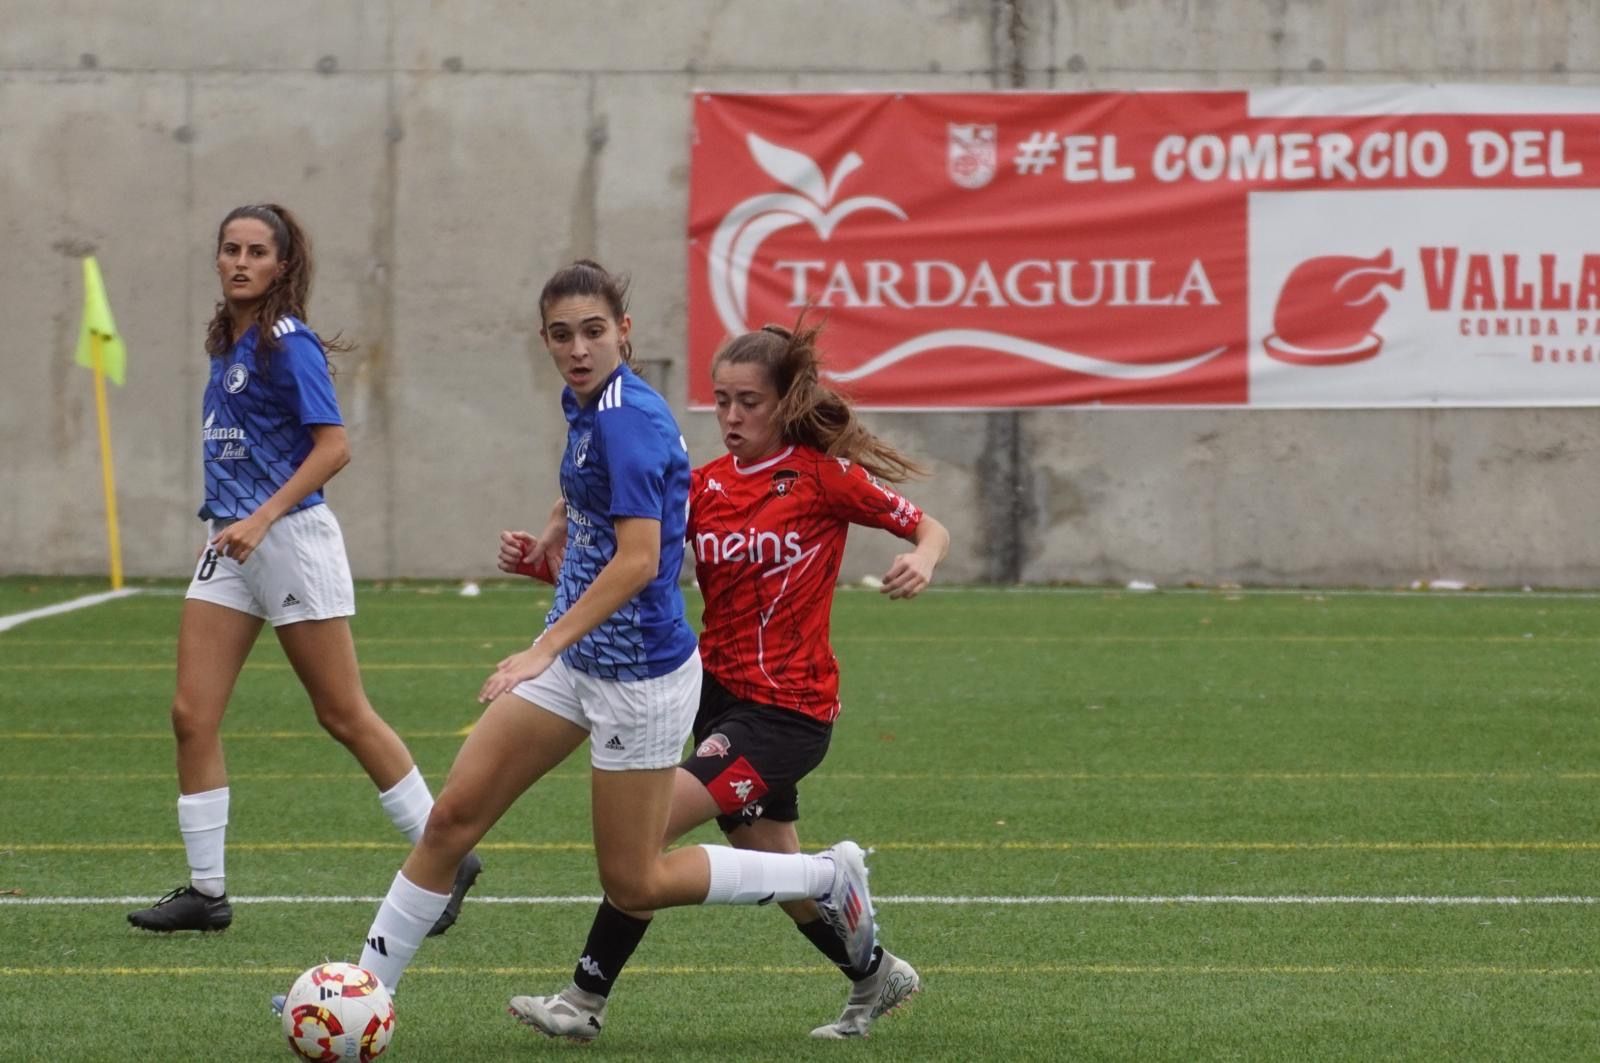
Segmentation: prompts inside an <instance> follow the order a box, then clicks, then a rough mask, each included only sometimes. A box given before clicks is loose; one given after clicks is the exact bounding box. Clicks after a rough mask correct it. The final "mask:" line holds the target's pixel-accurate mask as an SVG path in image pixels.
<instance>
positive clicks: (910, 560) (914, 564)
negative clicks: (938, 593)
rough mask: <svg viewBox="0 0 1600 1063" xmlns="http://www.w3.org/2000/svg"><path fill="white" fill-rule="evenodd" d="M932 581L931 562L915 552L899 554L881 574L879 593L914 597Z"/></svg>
mask: <svg viewBox="0 0 1600 1063" xmlns="http://www.w3.org/2000/svg"><path fill="white" fill-rule="evenodd" d="M932 582H933V562H932V561H930V560H928V559H927V558H925V557H923V556H922V555H921V554H918V553H916V552H912V553H907V554H900V555H899V556H897V557H896V558H895V559H894V564H892V565H890V566H889V571H888V572H885V573H884V574H883V586H882V587H880V588H878V593H879V594H887V595H888V596H889V597H891V598H915V597H916V596H917V595H919V594H921V593H922V592H923V590H924V589H926V587H927V586H928V584H930V583H932Z"/></svg>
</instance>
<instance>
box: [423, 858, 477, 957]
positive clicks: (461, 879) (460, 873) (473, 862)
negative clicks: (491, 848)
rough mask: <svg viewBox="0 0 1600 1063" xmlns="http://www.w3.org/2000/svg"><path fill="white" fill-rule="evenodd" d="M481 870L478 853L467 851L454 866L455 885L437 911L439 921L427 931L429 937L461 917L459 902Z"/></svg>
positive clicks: (435, 935)
mask: <svg viewBox="0 0 1600 1063" xmlns="http://www.w3.org/2000/svg"><path fill="white" fill-rule="evenodd" d="M482 871H483V861H482V860H480V859H478V854H477V853H475V852H472V853H468V854H467V855H466V858H465V859H463V860H462V861H461V865H460V866H459V867H457V868H456V881H455V885H453V886H451V887H450V899H449V900H448V901H446V902H445V906H444V911H442V912H440V913H439V921H438V922H436V923H434V924H433V929H432V930H429V931H428V936H429V937H431V938H436V937H438V936H439V935H440V934H442V933H444V932H445V931H446V930H449V929H450V928H451V927H453V926H455V925H456V920H457V919H459V918H460V917H461V902H462V901H464V900H466V899H467V891H468V890H470V889H471V888H472V884H473V883H474V882H476V881H478V875H479V873H480V872H482Z"/></svg>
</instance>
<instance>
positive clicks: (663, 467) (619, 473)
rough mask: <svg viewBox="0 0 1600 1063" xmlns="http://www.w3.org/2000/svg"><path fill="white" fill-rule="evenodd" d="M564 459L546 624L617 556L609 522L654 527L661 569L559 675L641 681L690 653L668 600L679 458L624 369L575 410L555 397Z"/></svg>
mask: <svg viewBox="0 0 1600 1063" xmlns="http://www.w3.org/2000/svg"><path fill="white" fill-rule="evenodd" d="M561 408H562V410H564V411H565V412H566V415H567V450H566V453H565V454H563V455H562V458H561V494H562V497H564V498H565V499H566V503H567V551H566V556H565V558H564V560H563V561H562V563H561V575H560V577H559V578H558V579H557V581H556V600H555V606H554V607H553V608H552V609H551V610H550V615H549V616H548V617H546V619H545V623H546V624H547V625H548V624H553V623H555V622H556V620H557V619H559V618H560V617H561V616H562V615H563V614H565V613H566V611H567V610H568V609H569V608H571V606H572V603H573V602H575V601H577V600H578V596H579V595H581V594H582V593H583V592H584V591H585V590H587V589H588V587H589V584H591V583H593V582H594V579H595V577H596V576H598V575H599V574H600V570H601V569H602V568H604V567H605V566H606V564H607V562H609V561H610V560H611V559H612V558H613V557H615V556H616V553H617V531H616V525H615V523H614V522H615V521H616V520H617V519H619V518H625V517H647V518H649V519H651V520H658V521H660V522H661V563H660V566H659V567H658V568H657V569H656V575H655V578H654V579H652V580H651V581H650V582H649V584H648V585H646V587H645V588H644V590H642V591H640V592H639V593H638V594H637V595H635V596H634V597H633V598H632V599H631V600H629V601H628V602H627V603H626V604H625V605H623V607H622V608H621V609H618V610H617V611H616V612H615V613H614V614H612V615H611V616H610V617H609V618H607V619H606V620H605V621H604V622H603V623H601V624H600V626H599V627H596V628H595V629H594V630H593V631H591V632H589V633H588V634H587V635H585V636H584V637H583V638H581V639H579V640H578V641H577V642H576V643H574V644H573V645H572V646H570V647H568V648H567V649H566V651H565V652H563V653H562V655H561V659H562V660H563V661H565V662H566V663H567V665H568V666H569V667H572V668H575V669H577V670H578V671H580V672H584V673H586V674H588V675H592V676H596V677H598V678H600V679H616V680H639V679H651V678H654V677H655V676H660V675H666V674H667V673H668V672H671V671H673V670H674V669H676V668H677V667H678V666H679V665H681V664H682V663H683V662H684V661H686V660H688V659H689V655H690V654H691V653H693V652H695V641H694V631H693V630H692V629H691V628H690V627H689V622H688V620H687V619H685V617H684V611H683V595H682V594H680V593H679V592H678V569H679V568H680V566H681V565H682V564H683V532H684V525H685V524H686V522H687V520H688V514H689V448H688V447H687V446H686V445H685V444H684V441H683V435H682V433H681V432H679V431H678V422H677V421H675V420H673V419H672V411H671V410H669V409H668V408H667V404H666V401H665V400H664V399H662V398H661V396H660V395H657V394H656V393H655V392H654V391H652V390H651V389H650V385H648V384H646V383H645V382H644V381H643V380H641V379H640V378H639V377H638V376H637V375H635V374H634V372H633V370H631V369H629V368H628V367H627V366H626V365H622V366H620V367H618V369H617V371H616V372H615V373H613V374H611V376H610V377H609V378H607V380H606V383H605V386H604V387H603V388H602V389H601V390H600V392H599V394H598V396H597V397H596V398H595V399H594V400H593V401H592V402H591V403H590V404H589V405H587V406H580V405H579V403H578V399H577V397H576V396H575V395H573V393H572V389H571V388H566V389H563V391H562V393H561Z"/></svg>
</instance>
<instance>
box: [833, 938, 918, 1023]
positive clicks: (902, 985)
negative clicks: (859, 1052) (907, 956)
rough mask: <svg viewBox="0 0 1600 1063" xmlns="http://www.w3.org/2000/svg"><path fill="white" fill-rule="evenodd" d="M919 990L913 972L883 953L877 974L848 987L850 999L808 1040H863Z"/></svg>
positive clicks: (902, 961) (914, 972) (900, 961)
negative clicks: (873, 1025) (831, 1020)
mask: <svg viewBox="0 0 1600 1063" xmlns="http://www.w3.org/2000/svg"><path fill="white" fill-rule="evenodd" d="M921 988H922V978H921V977H920V976H919V975H918V974H917V969H916V968H915V967H913V966H911V965H910V964H909V963H907V962H906V961H905V960H902V959H901V958H900V957H898V956H896V955H894V954H893V953H891V952H889V951H888V950H887V949H885V950H884V953H883V958H882V959H881V960H879V961H878V970H877V972H876V973H874V974H873V975H872V977H871V978H864V979H862V980H861V981H859V982H857V983H855V985H853V986H851V987H850V999H849V1000H847V1001H845V1003H844V1011H842V1012H840V1013H839V1017H838V1018H837V1019H836V1020H834V1021H833V1022H830V1023H828V1024H827V1025H826V1026H818V1027H817V1028H816V1029H815V1030H812V1031H811V1036H812V1037H818V1038H821V1039H823V1040H825V1041H846V1040H849V1039H850V1038H852V1037H865V1036H867V1033H868V1031H870V1030H871V1029H872V1024H873V1023H874V1022H877V1021H878V1020H879V1019H880V1018H882V1017H883V1016H885V1015H887V1014H889V1013H890V1012H891V1011H894V1010H895V1009H897V1008H898V1007H900V1005H902V1004H904V1003H905V1002H906V1001H907V1000H910V999H911V995H912V994H913V993H916V992H917V991H919V990H920V989H921Z"/></svg>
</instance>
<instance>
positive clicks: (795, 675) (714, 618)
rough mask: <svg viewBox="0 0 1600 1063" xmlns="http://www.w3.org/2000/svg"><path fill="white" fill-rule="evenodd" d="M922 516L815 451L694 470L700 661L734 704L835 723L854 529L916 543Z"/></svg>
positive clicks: (726, 460) (723, 461)
mask: <svg viewBox="0 0 1600 1063" xmlns="http://www.w3.org/2000/svg"><path fill="white" fill-rule="evenodd" d="M921 521H922V511H921V510H920V509H918V508H917V507H916V506H915V505H913V504H912V503H911V502H910V501H908V500H907V499H905V498H903V497H901V496H900V495H899V494H898V493H896V492H895V491H894V490H893V489H891V488H889V487H886V486H885V485H884V484H882V483H880V482H879V481H878V480H877V479H876V478H875V477H873V476H872V475H871V474H869V473H868V472H867V471H866V470H865V469H863V468H861V466H859V465H856V464H853V463H852V462H849V461H846V460H844V459H842V458H830V457H828V456H827V455H826V454H823V453H821V452H819V451H816V450H813V449H811V448H810V447H789V448H788V449H786V450H784V451H783V452H781V453H779V454H777V455H775V456H774V457H771V458H768V459H767V460H765V461H762V462H758V463H757V464H755V465H749V466H744V467H741V466H740V465H739V463H738V461H737V460H735V459H734V457H733V455H731V454H725V455H723V456H722V457H720V458H718V459H717V460H716V461H713V462H709V463H707V464H705V465H702V466H701V467H700V468H698V469H696V470H694V472H693V473H692V474H691V478H690V482H689V529H688V539H689V548H690V550H692V551H693V553H694V559H695V566H694V567H695V576H696V578H698V579H699V581H700V591H701V593H702V594H704V595H705V600H706V611H705V618H704V627H705V630H703V631H702V632H701V633H700V657H701V660H702V661H703V662H704V665H705V669H706V671H707V672H709V673H710V674H711V675H712V676H714V677H715V678H716V680H717V682H719V683H721V684H722V685H723V686H724V687H726V688H727V689H728V691H729V692H730V693H732V694H734V695H735V696H737V697H740V698H745V699H747V700H750V701H759V702H763V703H765V704H768V705H780V706H782V707H784V708H786V709H794V710H796V711H798V712H803V713H805V714H806V715H807V716H811V717H814V718H815V719H818V720H821V721H822V722H823V723H831V722H833V719H834V717H836V716H838V715H839V663H838V662H837V661H836V660H834V657H833V648H832V647H831V646H829V645H828V615H829V611H830V609H831V607H832V605H833V587H834V584H835V583H837V582H838V580H839V566H840V564H841V563H842V562H843V560H844V541H845V535H846V533H847V532H848V531H849V530H850V525H851V524H864V525H866V526H868V527H872V528H883V529H885V530H887V531H891V532H894V533H895V534H896V535H898V536H901V537H902V538H905V539H910V538H912V536H913V535H914V534H915V532H916V530H917V525H918V524H919V523H920V522H921Z"/></svg>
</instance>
